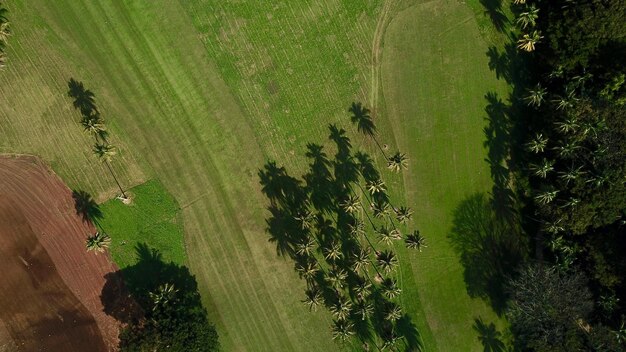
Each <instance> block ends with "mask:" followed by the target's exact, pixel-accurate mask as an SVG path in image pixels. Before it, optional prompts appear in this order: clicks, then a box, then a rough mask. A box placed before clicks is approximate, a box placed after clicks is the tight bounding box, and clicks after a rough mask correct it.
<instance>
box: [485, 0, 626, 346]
mask: <svg viewBox="0 0 626 352" xmlns="http://www.w3.org/2000/svg"><path fill="white" fill-rule="evenodd" d="M511 10H512V13H513V14H514V16H515V21H514V24H515V26H516V27H515V28H514V29H513V30H512V33H511V35H510V38H511V41H512V45H510V46H513V45H514V46H515V47H516V49H517V50H509V49H510V47H509V48H507V50H505V53H504V54H502V55H501V56H499V53H497V51H496V50H493V49H491V50H490V52H489V53H488V55H489V56H490V59H492V60H491V62H490V66H491V67H492V69H494V70H496V73H498V74H502V75H503V76H504V77H505V78H506V79H507V80H508V81H509V83H511V84H512V85H513V93H512V95H511V97H510V105H509V106H505V107H502V106H500V107H499V108H500V109H501V110H502V111H504V114H506V115H507V116H508V118H509V121H506V122H505V123H503V124H502V128H503V129H504V130H505V134H506V135H507V138H508V144H507V146H506V152H507V153H508V154H509V156H508V159H507V160H506V166H507V167H508V170H509V171H510V176H507V177H506V179H505V182H504V184H506V187H507V188H508V189H509V191H510V193H509V196H510V197H511V198H514V199H515V201H516V203H517V204H516V206H515V211H518V212H519V214H520V221H521V222H522V225H523V228H524V230H525V233H526V234H527V235H528V237H529V240H530V241H531V242H532V243H533V244H534V246H535V248H536V251H535V252H534V253H532V258H531V260H530V261H526V262H525V263H523V264H522V265H520V266H519V267H518V268H517V270H516V274H515V275H512V280H511V281H510V282H509V284H508V292H509V294H510V299H509V302H508V303H507V309H506V315H507V317H508V319H509V322H510V325H511V326H510V331H511V332H512V335H513V340H514V347H515V349H516V350H519V351H623V350H624V349H626V344H625V343H626V328H625V324H626V318H625V316H626V305H624V302H625V301H626V280H625V277H624V274H623V273H624V272H625V271H624V270H625V269H626V106H625V105H626V84H625V83H626V60H625V59H624V58H626V21H624V18H625V16H626V1H624V0H610V1H609V0H552V1H540V0H535V1H530V0H514V1H513V2H512V4H511ZM513 43H514V44H513ZM495 103H498V101H497V100H496V99H491V101H490V106H489V107H488V112H490V115H491V118H492V119H493V116H495V114H493V111H494V107H497V104H495ZM499 103H500V104H503V103H502V102H499ZM489 109H491V110H489Z"/></svg>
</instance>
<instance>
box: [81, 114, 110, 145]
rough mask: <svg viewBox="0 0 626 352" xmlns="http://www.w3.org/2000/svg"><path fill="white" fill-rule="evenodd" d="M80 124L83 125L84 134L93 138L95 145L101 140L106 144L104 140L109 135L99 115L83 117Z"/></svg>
mask: <svg viewBox="0 0 626 352" xmlns="http://www.w3.org/2000/svg"><path fill="white" fill-rule="evenodd" d="M80 124H81V125H83V129H84V130H85V132H87V133H89V134H91V135H92V136H94V138H95V139H96V143H98V142H99V139H102V141H103V142H105V143H106V139H107V137H108V135H109V134H108V132H107V130H106V127H105V126H104V123H103V121H102V119H101V118H100V114H93V115H89V116H83V118H82V120H81V121H80Z"/></svg>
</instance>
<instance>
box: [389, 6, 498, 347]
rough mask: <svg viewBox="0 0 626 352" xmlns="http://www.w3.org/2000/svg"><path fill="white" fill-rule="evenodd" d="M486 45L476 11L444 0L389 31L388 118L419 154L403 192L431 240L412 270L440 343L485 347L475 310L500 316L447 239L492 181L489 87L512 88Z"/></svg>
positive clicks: (416, 10) (411, 11)
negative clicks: (496, 70) (487, 144)
mask: <svg viewBox="0 0 626 352" xmlns="http://www.w3.org/2000/svg"><path fill="white" fill-rule="evenodd" d="M487 48H488V45H487V43H486V42H485V41H483V40H482V37H481V34H480V33H479V31H478V27H477V25H476V19H475V18H474V16H473V14H472V11H471V10H470V9H469V8H468V7H466V6H464V5H462V4H459V3H457V2H454V1H446V0H436V1H431V2H428V3H424V4H420V5H416V6H413V7H410V8H408V9H406V10H404V11H403V12H401V13H399V14H398V15H397V16H396V17H395V18H394V20H393V21H392V22H391V24H390V25H389V27H388V28H387V33H386V37H385V48H384V53H383V67H382V78H383V95H384V103H385V106H386V108H387V115H386V117H387V118H388V119H389V120H390V121H391V125H392V126H394V132H395V136H396V138H397V140H398V144H399V145H400V147H401V149H402V150H405V151H406V152H407V153H408V154H409V155H411V158H412V159H411V169H410V170H409V171H408V172H406V173H405V174H404V175H405V178H404V184H405V187H406V195H407V197H408V199H409V204H411V205H412V206H413V207H414V209H415V212H416V220H417V223H418V227H419V228H420V229H421V230H422V232H423V233H424V234H425V235H426V236H427V239H428V240H429V247H428V248H427V250H425V251H424V252H423V253H422V256H420V257H419V258H417V259H416V260H415V261H413V273H414V275H415V279H416V281H417V287H418V291H419V297H420V299H421V302H422V306H423V308H424V313H425V317H426V319H427V322H428V325H429V326H430V328H431V330H432V334H433V336H434V341H433V342H434V345H435V346H436V350H439V351H470V350H471V351H482V346H481V345H480V343H479V342H478V340H477V334H476V332H475V331H474V330H473V329H472V324H473V320H474V318H478V317H482V318H483V319H484V320H485V321H486V322H495V323H496V324H497V326H499V327H502V325H503V322H502V321H500V320H499V319H498V317H497V316H496V315H495V314H494V313H493V312H492V310H491V308H490V307H489V306H488V305H487V304H486V303H484V302H483V301H482V300H480V299H472V298H470V297H469V296H468V295H467V293H466V286H465V282H464V280H463V267H462V266H461V264H460V263H459V261H458V256H457V253H455V252H454V250H453V249H452V247H451V245H450V243H449V240H448V234H449V233H450V230H451V228H452V213H453V211H454V209H455V208H456V207H457V206H458V205H459V203H460V202H461V201H463V200H464V199H465V198H466V197H468V196H470V195H471V194H473V193H476V192H484V193H487V192H489V191H490V190H491V186H492V181H491V178H490V171H489V167H488V165H487V163H486V162H485V161H484V158H485V157H486V150H485V148H484V147H483V141H484V140H485V136H484V132H483V127H484V126H485V125H486V121H485V120H484V119H485V118H486V117H487V115H486V113H485V111H484V108H485V106H486V101H485V99H484V95H485V94H486V93H487V92H489V91H495V92H498V93H500V95H501V96H506V93H507V87H506V85H505V84H504V83H503V82H499V81H497V80H496V78H495V75H494V74H493V73H492V72H491V71H490V70H489V68H488V65H487V62H488V60H487V56H486V55H485V53H486V52H487Z"/></svg>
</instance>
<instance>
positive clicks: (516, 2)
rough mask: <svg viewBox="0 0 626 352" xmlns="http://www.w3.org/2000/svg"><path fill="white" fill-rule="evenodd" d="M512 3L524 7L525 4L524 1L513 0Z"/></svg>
mask: <svg viewBox="0 0 626 352" xmlns="http://www.w3.org/2000/svg"><path fill="white" fill-rule="evenodd" d="M513 3H514V4H515V5H524V4H525V3H526V0H513Z"/></svg>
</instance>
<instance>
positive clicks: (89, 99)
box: [67, 78, 98, 116]
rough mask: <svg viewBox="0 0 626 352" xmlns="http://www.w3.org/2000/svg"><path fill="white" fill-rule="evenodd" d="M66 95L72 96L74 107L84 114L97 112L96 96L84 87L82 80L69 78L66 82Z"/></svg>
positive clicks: (88, 114)
mask: <svg viewBox="0 0 626 352" xmlns="http://www.w3.org/2000/svg"><path fill="white" fill-rule="evenodd" d="M67 87H68V92H67V95H68V96H69V97H71V98H74V107H75V108H76V109H78V110H80V112H81V113H82V114H83V115H84V116H90V115H92V114H94V113H97V112H98V108H97V106H96V98H95V95H94V94H93V92H92V91H90V90H89V89H87V88H85V85H84V84H83V82H79V81H77V80H75V79H74V78H70V80H69V81H68V82H67Z"/></svg>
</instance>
